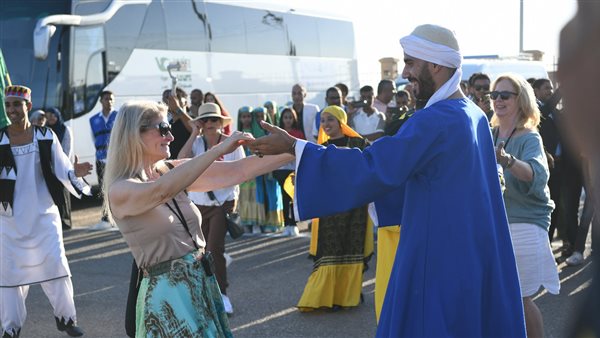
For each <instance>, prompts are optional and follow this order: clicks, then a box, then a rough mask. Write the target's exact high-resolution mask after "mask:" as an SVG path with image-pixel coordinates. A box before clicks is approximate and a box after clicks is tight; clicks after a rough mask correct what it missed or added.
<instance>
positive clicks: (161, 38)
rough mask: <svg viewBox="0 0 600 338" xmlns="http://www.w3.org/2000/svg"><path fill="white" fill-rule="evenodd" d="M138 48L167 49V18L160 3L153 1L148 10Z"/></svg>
mask: <svg viewBox="0 0 600 338" xmlns="http://www.w3.org/2000/svg"><path fill="white" fill-rule="evenodd" d="M136 47H137V48H146V49H167V35H166V29H165V18H164V16H163V8H162V5H161V2H160V1H152V3H151V4H150V5H148V9H147V10H146V17H145V18H144V25H143V26H142V31H141V32H140V37H139V39H138V42H137V46H136Z"/></svg>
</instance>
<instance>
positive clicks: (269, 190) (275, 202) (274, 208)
mask: <svg viewBox="0 0 600 338" xmlns="http://www.w3.org/2000/svg"><path fill="white" fill-rule="evenodd" d="M260 121H266V122H268V123H270V124H273V121H272V120H271V116H270V115H269V114H268V113H267V110H266V109H265V108H264V107H256V108H254V110H252V135H253V136H254V137H255V138H259V137H261V136H265V135H266V134H267V132H266V131H265V130H264V129H263V128H262V127H261V126H260ZM256 203H258V204H259V205H261V210H259V213H258V219H257V222H256V225H255V226H254V227H253V228H252V233H261V232H265V233H267V232H277V231H280V230H281V229H282V228H283V223H284V222H283V200H282V197H281V189H280V188H279V183H277V180H276V179H275V178H274V177H273V173H268V174H265V175H261V176H257V177H256Z"/></svg>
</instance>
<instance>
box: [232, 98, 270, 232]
mask: <svg viewBox="0 0 600 338" xmlns="http://www.w3.org/2000/svg"><path fill="white" fill-rule="evenodd" d="M252 110H253V108H252V107H250V106H243V107H240V109H238V118H237V130H238V131H241V132H244V133H249V134H252ZM244 152H245V154H246V156H250V155H252V152H251V151H250V150H249V149H248V148H247V147H245V146H244ZM238 203H239V205H238V213H239V214H240V219H241V224H242V225H243V226H245V227H246V230H247V231H248V232H252V230H253V229H254V227H255V226H256V231H257V232H258V233H260V227H259V225H260V224H258V221H259V214H260V213H261V212H262V211H263V210H264V209H263V208H262V205H259V204H258V203H256V179H254V178H253V179H251V180H248V181H246V182H244V183H242V184H240V197H239V200H238Z"/></svg>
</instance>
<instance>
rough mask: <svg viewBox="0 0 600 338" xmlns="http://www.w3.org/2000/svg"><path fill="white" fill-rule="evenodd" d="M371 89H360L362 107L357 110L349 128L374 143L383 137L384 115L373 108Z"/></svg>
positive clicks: (369, 87) (365, 87) (367, 87)
mask: <svg viewBox="0 0 600 338" xmlns="http://www.w3.org/2000/svg"><path fill="white" fill-rule="evenodd" d="M374 96H375V94H374V93H373V87H371V86H364V87H362V88H361V89H360V99H361V101H363V102H365V103H364V107H361V108H360V109H358V111H357V112H356V113H355V114H354V117H353V118H352V120H351V125H350V126H351V127H352V128H353V129H354V130H356V132H357V133H359V134H360V135H362V136H363V137H364V138H366V139H367V140H369V141H375V140H376V139H378V138H380V137H381V136H383V133H384V130H385V114H384V113H382V112H381V111H379V110H378V109H377V108H375V107H374V106H373V99H374Z"/></svg>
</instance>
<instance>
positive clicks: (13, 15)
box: [0, 0, 71, 119]
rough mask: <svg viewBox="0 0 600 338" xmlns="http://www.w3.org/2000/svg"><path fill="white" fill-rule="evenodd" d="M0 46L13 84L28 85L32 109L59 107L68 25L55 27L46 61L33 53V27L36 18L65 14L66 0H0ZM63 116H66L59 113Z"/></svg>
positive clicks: (67, 2) (65, 72) (68, 9)
mask: <svg viewBox="0 0 600 338" xmlns="http://www.w3.org/2000/svg"><path fill="white" fill-rule="evenodd" d="M0 9H1V12H2V14H1V15H0V46H1V47H2V52H3V53H4V58H5V62H6V67H7V69H8V72H9V74H10V78H11V82H12V83H13V84H20V85H25V86H27V87H30V88H31V91H32V93H31V95H32V104H33V107H34V108H44V107H61V106H62V102H63V97H62V92H63V91H62V90H63V83H64V79H65V76H66V74H67V69H66V68H67V67H63V65H62V62H64V60H61V57H62V59H64V57H65V56H66V55H68V52H67V50H66V49H67V48H68V43H65V41H68V40H67V39H68V27H61V26H58V27H57V29H56V33H55V35H54V38H53V39H52V40H51V43H50V49H49V55H48V58H47V59H46V60H43V61H40V60H36V59H35V58H34V56H33V30H34V28H35V25H36V23H37V20H38V19H39V18H42V17H45V16H48V15H53V14H64V13H69V12H70V10H71V1H70V0H53V1H33V0H2V4H1V5H0ZM63 116H64V117H65V119H68V118H70V114H68V112H63Z"/></svg>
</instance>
